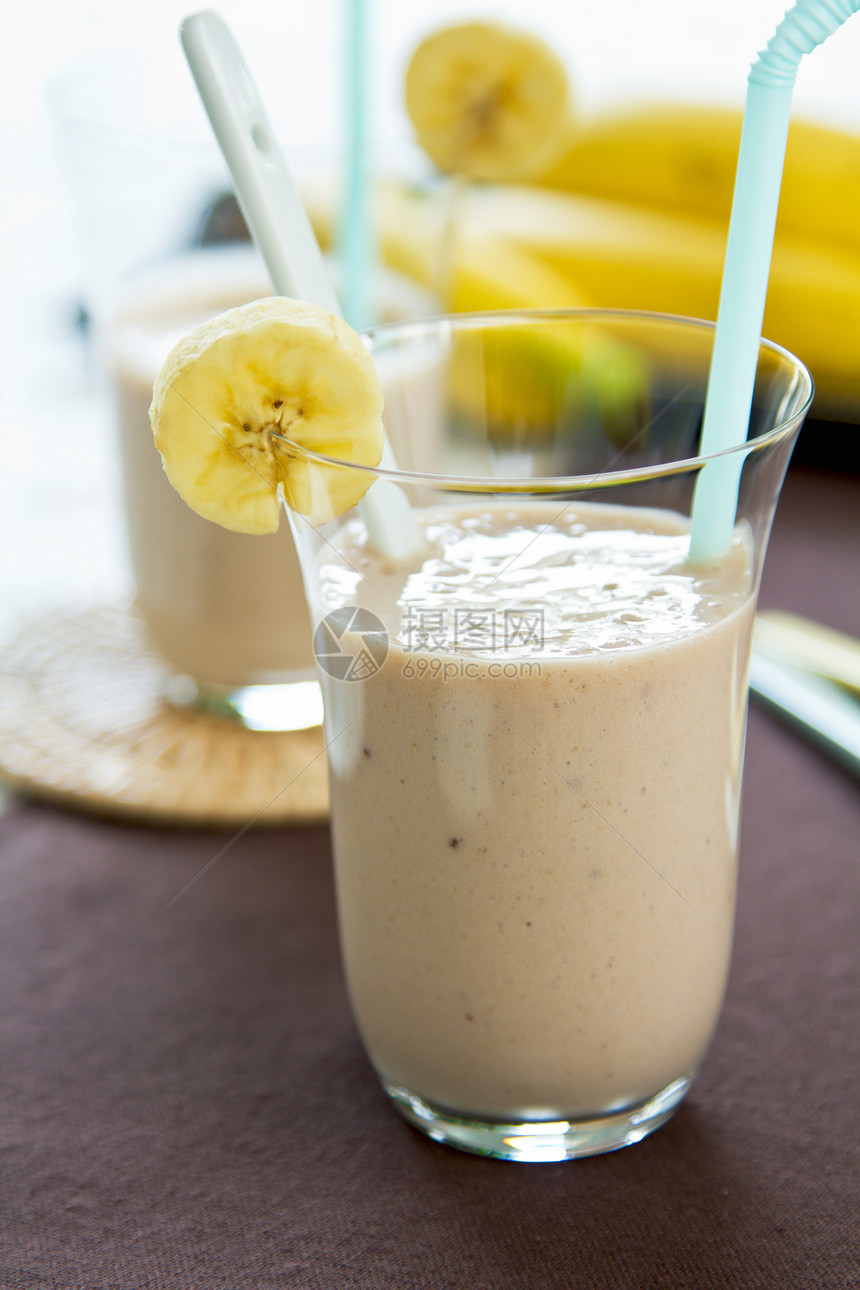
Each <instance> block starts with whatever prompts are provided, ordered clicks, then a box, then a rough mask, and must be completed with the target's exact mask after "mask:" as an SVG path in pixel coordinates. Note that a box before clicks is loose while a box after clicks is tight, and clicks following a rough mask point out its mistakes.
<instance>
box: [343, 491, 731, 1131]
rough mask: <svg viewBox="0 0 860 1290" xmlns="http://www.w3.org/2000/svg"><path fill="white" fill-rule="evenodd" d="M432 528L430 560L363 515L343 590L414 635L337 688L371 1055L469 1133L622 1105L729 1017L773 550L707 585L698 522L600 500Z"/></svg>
mask: <svg viewBox="0 0 860 1290" xmlns="http://www.w3.org/2000/svg"><path fill="white" fill-rule="evenodd" d="M418 518H419V521H420V524H421V526H422V528H423V530H424V532H425V536H426V543H427V551H426V558H424V560H423V562H421V561H418V562H416V563H415V564H414V565H413V566H412V567H410V568H408V569H406V570H404V569H397V568H395V567H392V566H390V565H387V564H386V562H385V561H384V560H381V559H380V558H379V557H378V556H377V555H376V554H375V553H374V552H373V551H372V549H370V548H369V547H368V545H367V542H366V539H365V534H364V530H363V527H362V526H361V525H360V523H359V522H358V521H355V522H351V523H350V524H349V525H347V526H346V527H345V528H344V529H343V530H342V531H341V534H340V537H339V540H338V541H336V542H335V544H334V546H333V547H331V548H328V549H327V550H326V551H325V552H324V554H323V555H322V556H320V565H319V570H318V577H319V605H318V612H319V613H321V614H327V613H329V612H331V611H332V610H336V609H337V608H338V607H342V606H351V605H359V606H364V607H366V608H367V609H369V610H371V611H373V612H374V613H375V614H377V615H378V616H379V617H380V618H381V619H382V620H383V622H384V623H385V626H386V629H387V632H388V634H389V636H390V638H391V644H390V648H389V652H388V656H387V658H386V660H385V662H384V665H383V666H382V667H381V668H380V669H379V670H378V671H376V672H375V673H374V674H373V675H370V676H368V677H367V679H365V680H361V681H352V682H344V681H335V680H332V679H328V680H326V679H325V678H324V687H325V698H326V719H327V722H328V731H327V735H328V740H329V760H330V768H331V787H332V815H333V828H334V837H335V855H336V864H337V887H338V902H339V916H340V920H341V929H342V943H343V951H344V958H345V967H346V974H347V979H348V984H349V989H350V993H351V997H352V1001H353V1005H354V1009H355V1014H356V1017H357V1020H358V1024H359V1027H360V1030H361V1032H362V1036H363V1039H364V1041H365V1044H366V1047H367V1050H368V1052H369V1054H370V1056H371V1059H372V1061H373V1062H374V1064H375V1066H376V1068H377V1070H378V1072H379V1074H380V1076H381V1078H382V1079H383V1081H384V1082H385V1083H386V1084H387V1085H389V1086H393V1087H395V1088H403V1089H406V1090H408V1091H409V1092H410V1093H412V1094H415V1095H417V1096H419V1097H420V1098H422V1099H424V1100H425V1101H427V1102H429V1103H431V1104H435V1105H436V1106H437V1107H439V1108H442V1109H447V1110H449V1111H454V1112H456V1113H460V1114H466V1115H469V1114H471V1115H474V1116H476V1117H485V1118H488V1119H493V1118H495V1119H500V1120H505V1119H533V1120H547V1119H550V1120H552V1119H558V1118H562V1117H585V1116H589V1115H599V1114H601V1113H606V1112H609V1111H614V1110H620V1109H622V1108H625V1107H628V1106H630V1105H631V1104H634V1103H637V1102H639V1101H642V1100H644V1099H647V1098H650V1097H652V1096H653V1095H654V1094H656V1093H657V1092H659V1091H660V1090H662V1089H664V1088H666V1087H667V1086H668V1085H670V1084H671V1083H672V1082H673V1081H675V1080H678V1079H680V1078H682V1077H685V1076H690V1075H692V1074H693V1073H694V1072H695V1071H696V1069H697V1068H698V1066H699V1064H700V1063H701V1060H702V1057H703V1055H704V1052H705V1049H706V1047H707V1045H708V1042H709V1039H710V1036H711V1034H712V1032H713V1029H714V1026H715V1023H716V1020H717V1016H718V1013H719V1009H720V1006H721V1002H722V998H723V993H724V988H725V982H726V976H727V971H728V965H729V957H730V949H731V941H732V930H733V921H734V902H735V868H736V850H737V848H736V842H737V822H738V797H739V789H740V779H741V763H742V756H743V742H744V730H745V714H746V667H747V655H748V649H749V641H750V633H751V626H752V620H753V612H754V605H753V598H752V593H751V579H752V575H751V572H750V557H749V549H748V547H747V545H746V544H745V542H744V541H742V540H741V539H740V538H738V539H736V541H735V544H734V546H733V548H732V550H731V552H730V554H729V555H728V556H727V557H726V558H725V560H723V561H722V562H721V563H720V564H719V565H718V566H715V567H711V568H706V569H702V570H697V571H696V572H692V571H691V570H690V569H688V568H687V567H685V565H684V555H685V553H686V548H687V541H688V539H687V536H686V534H687V530H686V529H685V527H684V523H683V522H682V521H681V520H679V519H678V518H677V517H674V516H672V515H670V514H669V513H667V512H660V511H637V510H630V509H628V508H616V507H609V506H596V505H581V504H579V503H576V504H572V505H567V506H566V505H564V504H563V503H561V502H545V503H541V502H539V503H528V504H525V505H523V506H519V505H518V506H516V507H511V506H510V505H506V504H504V503H498V502H494V503H492V504H490V505H487V506H486V507H480V506H476V508H475V509H473V510H464V509H452V510H442V509H437V510H433V511H427V512H423V513H422V512H418ZM631 524H632V525H633V527H631ZM470 622H471V626H470ZM490 630H493V631H494V634H495V639H494V640H492V641H491V640H490V638H489V636H488V632H489V631H490ZM350 640H351V638H350V637H349V634H347V635H346V636H344V638H343V643H344V648H345V649H347V648H353V649H357V647H358V643H359V642H358V641H357V640H355V639H352V644H351V645H350Z"/></svg>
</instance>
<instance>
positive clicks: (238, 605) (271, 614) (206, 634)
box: [109, 250, 313, 686]
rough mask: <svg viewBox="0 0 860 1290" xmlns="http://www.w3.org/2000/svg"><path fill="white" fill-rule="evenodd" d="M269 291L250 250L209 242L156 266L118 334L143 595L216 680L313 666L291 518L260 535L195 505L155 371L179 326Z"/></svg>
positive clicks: (241, 681)
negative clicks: (164, 417) (178, 485)
mask: <svg viewBox="0 0 860 1290" xmlns="http://www.w3.org/2000/svg"><path fill="white" fill-rule="evenodd" d="M267 290H268V288H267V285H266V279H265V276H264V275H263V274H261V272H260V271H259V269H257V270H256V272H255V267H254V261H253V258H252V257H251V256H249V255H248V254H247V253H246V252H243V251H241V250H240V251H237V252H230V251H219V252H217V253H215V252H213V253H209V254H207V253H200V254H199V255H197V256H194V257H189V258H188V259H187V260H186V261H184V262H183V263H182V264H180V265H178V266H173V267H172V268H171V270H170V272H169V273H162V274H161V275H159V276H156V275H153V277H152V278H151V280H150V281H149V282H148V283H147V284H145V286H144V287H143V288H142V289H140V290H138V291H137V292H136V293H135V295H134V296H132V297H130V298H129V299H127V300H126V302H125V303H124V305H123V306H122V308H121V309H120V310H119V311H118V313H117V315H116V317H115V318H114V320H113V323H112V326H111V328H110V335H109V339H110V358H111V368H112V375H113V386H114V396H115V405H116V412H117V424H118V430H119V440H120V456H121V464H122V477H123V491H124V510H125V517H126V527H127V531H128V541H129V550H130V555H131V563H132V573H133V575H134V581H135V587H136V601H137V605H138V607H139V608H140V610H141V612H142V614H143V616H144V618H145V620H146V625H147V629H148V631H149V634H150V636H151V637H152V639H153V642H154V643H155V645H156V647H157V649H158V650H159V652H160V653H161V655H162V657H163V658H164V659H165V660H166V661H167V662H168V663H171V664H172V665H173V666H174V667H175V668H177V669H178V670H179V671H181V672H185V673H187V674H188V675H190V676H192V677H193V678H194V679H195V680H197V681H201V682H204V683H209V684H212V685H217V686H242V685H255V684H266V683H270V682H282V681H288V680H294V679H299V678H302V677H308V678H310V677H312V676H313V654H312V652H311V631H310V623H309V620H308V614H307V609H306V606H305V598H304V590H303V587H302V579H301V571H300V569H299V563H298V557H297V555H296V550H295V545H294V543H293V539H292V536H291V534H290V531H289V528H288V526H287V525H286V524H284V525H282V526H281V528H280V529H279V530H278V532H276V533H270V534H267V535H266V536H264V537H252V536H249V535H248V534H245V533H236V532H231V531H228V530H227V529H224V528H220V527H219V526H218V525H216V524H212V523H210V522H208V521H207V520H204V519H201V518H200V516H199V515H195V514H194V512H193V511H191V510H190V509H189V508H188V506H187V505H186V504H185V502H183V501H182V499H181V498H180V497H178V496H177V494H176V493H175V492H174V490H173V489H172V488H171V486H170V484H169V482H168V480H167V478H166V477H165V474H164V470H163V469H162V465H161V462H160V460H159V457H158V454H157V453H155V452H153V448H152V430H151V429H150V423H149V405H150V402H151V401H152V386H153V380H154V378H155V375H156V373H157V371H158V369H159V367H160V366H161V364H162V363H163V361H164V358H165V356H166V355H167V353H168V351H169V350H170V348H171V346H172V345H173V344H174V343H175V342H176V341H177V340H179V338H180V337H181V336H183V335H185V333H186V332H188V331H189V330H190V329H191V328H192V327H193V326H195V325H196V324H197V323H199V322H202V321H203V320H204V319H206V318H211V317H212V316H213V315H215V314H217V313H218V312H220V311H221V310H223V309H226V308H228V307H230V306H233V305H237V304H239V303H240V302H242V301H245V300H254V299H256V298H258V297H259V296H263V295H265V294H266V292H267Z"/></svg>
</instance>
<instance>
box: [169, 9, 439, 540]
mask: <svg viewBox="0 0 860 1290" xmlns="http://www.w3.org/2000/svg"><path fill="white" fill-rule="evenodd" d="M180 35H181V39H182V47H183V49H184V51H185V57H186V59H187V60H188V66H189V67H190V69H191V73H192V75H193V77H194V80H195V83H196V85H197V89H198V91H199V94H200V98H201V100H202V102H203V106H204V108H205V109H206V115H207V116H208V117H209V121H210V123H211V125H212V129H213V131H214V133H215V138H216V139H217V140H218V144H219V146H220V148H221V151H222V153H223V154H224V160H225V161H226V163H227V167H228V169H229V171H230V176H231V178H232V180H233V188H234V190H235V193H236V199H237V201H238V202H239V205H240V207H241V208H242V213H243V215H244V216H245V221H246V223H247V225H248V228H249V230H250V233H251V236H252V237H253V239H254V241H255V243H256V244H257V246H258V248H259V250H260V254H261V255H262V257H263V259H264V261H265V264H266V268H267V269H268V270H269V274H270V276H271V279H272V285H273V286H274V288H275V291H277V293H278V294H279V295H282V296H292V297H294V298H295V299H299V300H309V301H310V302H311V303H313V304H317V305H319V306H320V307H321V308H323V309H327V310H328V311H329V313H333V314H338V315H341V309H340V305H339V303H338V300H337V296H336V295H335V292H334V288H333V287H332V284H331V280H330V278H329V276H328V272H327V270H326V267H325V262H324V260H323V257H322V252H321V251H320V248H319V245H318V244H317V240H316V238H315V237H314V233H313V229H312V228H311V225H310V221H309V219H308V216H307V212H306V211H305V208H304V206H303V205H302V201H301V198H300V197H299V194H298V192H297V190H296V187H295V185H294V183H293V181H292V177H291V176H290V172H289V170H288V169H287V163H286V161H285V160H284V155H283V153H282V151H281V149H280V147H279V145H278V142H277V139H276V137H275V134H274V131H273V130H272V126H271V123H270V121H269V117H268V113H267V112H266V109H265V107H264V105H263V101H262V98H261V97H260V92H259V90H258V89H257V85H256V82H255V81H254V78H253V76H252V75H251V71H250V69H249V67H248V64H247V63H246V61H245V57H244V55H243V53H242V51H241V49H240V48H239V45H238V44H237V42H236V39H235V37H234V36H233V33H232V32H231V30H230V28H229V27H228V26H227V24H226V23H225V22H224V19H223V18H222V17H221V15H220V14H218V13H216V12H215V11H214V10H212V9H204V10H202V11H201V12H200V13H195V14H190V15H189V16H188V17H187V18H185V19H184V20H183V22H182V25H181V27H180ZM341 316H342V315H341ZM381 464H382V466H383V468H384V469H387V470H396V469H397V465H396V462H395V459H394V456H393V454H392V452H391V447H390V445H389V444H388V443H387V442H386V444H385V448H384V451H383V456H382V463H381ZM359 510H360V513H361V518H362V520H363V521H364V524H365V526H366V528H367V532H368V537H369V539H370V541H371V543H372V544H373V545H374V546H375V547H376V549H377V550H378V551H380V552H381V553H382V554H383V555H386V556H388V557H389V558H391V559H395V560H402V559H406V558H408V557H409V556H411V555H412V554H413V553H415V552H416V551H417V550H419V549H420V547H421V541H420V537H419V534H418V529H417V526H416V524H415V518H414V516H413V514H412V510H411V508H410V505H409V501H408V499H407V497H406V495H405V493H404V492H403V491H402V489H400V488H399V487H398V486H397V485H396V484H395V483H394V482H393V481H391V480H386V479H377V481H376V482H375V483H374V484H373V486H372V487H371V489H370V490H369V492H368V493H367V494H366V495H365V497H364V499H363V501H362V502H361V503H360V504H359Z"/></svg>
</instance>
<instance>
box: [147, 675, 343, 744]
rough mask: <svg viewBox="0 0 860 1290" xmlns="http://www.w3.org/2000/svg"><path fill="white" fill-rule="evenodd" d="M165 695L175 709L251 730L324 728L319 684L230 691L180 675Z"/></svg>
mask: <svg viewBox="0 0 860 1290" xmlns="http://www.w3.org/2000/svg"><path fill="white" fill-rule="evenodd" d="M164 694H165V698H166V699H167V701H168V703H172V704H173V705H174V707H177V708H186V709H191V710H193V711H197V712H206V713H208V714H209V715H210V716H213V717H223V718H225V719H226V720H228V721H236V722H238V723H239V724H240V725H242V726H244V727H245V728H246V729H247V730H269V731H273V732H276V731H288V730H309V729H311V728H312V727H313V726H321V725H322V719H323V702H322V693H321V691H320V687H319V684H318V683H317V682H316V681H292V682H287V683H286V684H283V685H278V684H275V685H243V686H240V687H238V688H236V689H230V688H229V687H228V686H218V685H206V684H202V683H200V682H199V681H195V680H194V679H193V678H192V677H190V676H184V675H181V674H177V675H175V676H172V677H170V679H169V680H168V682H167V684H166V686H165V688H164Z"/></svg>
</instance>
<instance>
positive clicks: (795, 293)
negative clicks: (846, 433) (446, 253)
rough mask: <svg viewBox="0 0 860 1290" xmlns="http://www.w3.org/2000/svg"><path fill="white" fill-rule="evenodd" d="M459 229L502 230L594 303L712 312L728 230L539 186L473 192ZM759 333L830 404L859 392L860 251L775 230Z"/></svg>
mask: <svg viewBox="0 0 860 1290" xmlns="http://www.w3.org/2000/svg"><path fill="white" fill-rule="evenodd" d="M462 208H463V213H462V214H461V216H460V224H461V226H462V227H463V229H464V236H465V237H466V238H467V240H468V239H470V238H472V239H473V238H475V237H476V236H478V234H479V232H480V233H481V234H482V235H483V236H484V237H486V238H495V237H498V238H502V239H507V241H509V242H513V243H515V244H516V245H517V246H518V247H521V248H523V249H525V250H526V251H528V252H530V253H531V254H533V255H537V256H539V257H540V258H542V259H544V260H545V261H546V262H547V264H549V265H550V266H551V267H552V268H553V269H554V270H555V271H556V272H557V273H559V274H561V275H562V276H563V277H565V278H567V279H569V280H570V281H571V282H572V283H573V284H574V285H575V286H576V287H577V288H578V289H579V290H581V291H582V292H583V293H584V294H585V296H586V297H587V298H588V299H589V300H590V301H591V302H592V303H593V304H595V305H598V306H606V307H610V308H632V309H647V310H657V311H660V312H665V313H680V314H688V315H691V316H693V317H699V318H711V319H713V318H715V317H716V314H717V306H718V302H719V289H720V282H721V279H722V269H723V259H724V255H725V238H726V233H725V229H724V228H722V227H721V226H720V225H718V224H716V223H714V222H712V221H706V220H697V219H690V218H687V219H684V218H681V217H679V216H673V215H667V214H663V213H661V212H658V211H653V210H643V209H642V208H636V207H633V206H628V205H624V204H622V203H620V202H606V201H600V200H597V199H595V198H587V197H578V196H576V195H573V194H566V193H557V192H548V191H547V190H541V189H536V188H525V187H521V188H495V189H484V190H475V191H472V192H470V193H469V194H468V195H467V196H466V197H465V198H464V200H463V203H462ZM764 333H765V335H766V336H767V337H768V338H769V339H771V340H775V341H777V342H778V343H779V344H782V345H785V346H786V347H787V348H788V349H791V350H792V351H793V352H794V353H796V354H797V355H798V356H799V357H800V358H801V359H802V360H803V361H804V362H806V363H807V364H808V366H809V367H810V369H811V371H812V374H813V377H814V378H815V381H816V384H817V387H818V390H819V393H820V395H821V400H820V403H819V408H820V409H821V408H822V407H825V405H830V410H831V411H833V412H838V411H839V405H840V404H844V403H845V402H849V403H856V401H857V400H858V399H860V253H858V254H856V255H855V254H853V253H852V252H851V251H849V250H845V249H842V248H835V247H825V246H823V245H821V244H820V243H815V242H812V241H803V240H800V239H789V238H787V237H785V236H784V237H782V238H781V239H780V241H779V242H778V243H777V245H776V246H775V248H774V255H773V263H772V267H771V275H770V285H769V289H768V298H767V309H766V312H765V320H764Z"/></svg>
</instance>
